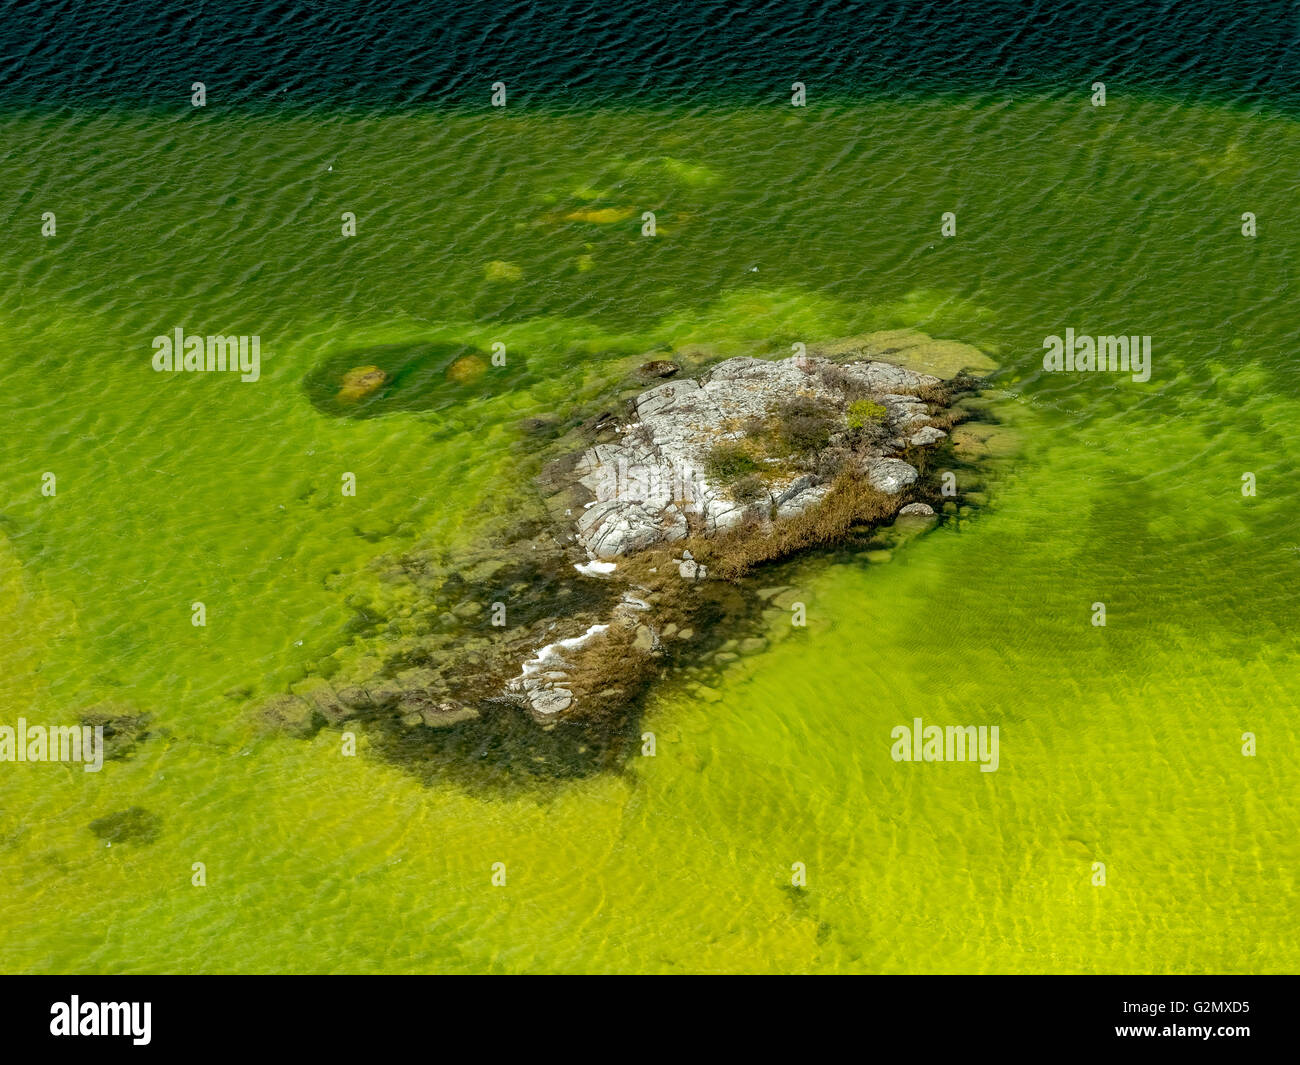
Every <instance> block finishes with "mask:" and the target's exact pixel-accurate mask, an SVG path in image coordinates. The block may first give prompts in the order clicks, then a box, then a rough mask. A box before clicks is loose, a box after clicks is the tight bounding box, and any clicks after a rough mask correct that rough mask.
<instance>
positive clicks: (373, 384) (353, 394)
mask: <svg viewBox="0 0 1300 1065" xmlns="http://www.w3.org/2000/svg"><path fill="white" fill-rule="evenodd" d="M386 384H388V374H387V373H385V372H384V371H383V370H381V369H380V368H379V367H378V366H358V367H356V368H355V369H352V370H349V371H348V372H347V373H345V374H344V375H343V381H342V383H341V384H340V386H339V394H338V398H339V400H340V401H342V402H344V403H355V402H356V401H357V400H359V399H364V398H365V397H366V396H369V395H372V394H373V393H375V392H378V391H379V389H381V388H383V387H384V385H386Z"/></svg>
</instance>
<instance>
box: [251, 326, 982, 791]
mask: <svg viewBox="0 0 1300 1065" xmlns="http://www.w3.org/2000/svg"><path fill="white" fill-rule="evenodd" d="M798 348H799V349H800V350H798V352H797V354H795V355H793V356H791V357H789V358H784V359H762V358H751V357H737V358H729V359H725V360H722V361H719V362H715V363H713V364H712V365H710V366H708V367H707V368H705V369H704V370H703V372H701V373H698V374H696V375H693V376H686V375H683V374H680V372H679V367H678V366H677V364H676V363H674V362H669V361H665V360H657V361H654V362H649V363H645V364H643V365H642V366H641V368H640V374H641V376H642V378H643V379H649V380H653V379H656V378H663V380H662V382H661V383H659V384H655V385H653V386H651V387H646V388H644V389H643V390H641V391H640V392H639V393H638V394H636V395H635V396H634V397H633V398H632V399H630V400H629V401H628V402H627V403H626V406H625V409H622V410H619V409H613V410H605V411H603V412H602V413H601V414H599V415H598V416H596V417H594V418H590V419H588V420H587V421H586V422H584V423H583V424H582V425H581V426H580V427H579V428H578V429H577V430H576V431H575V432H574V433H571V434H569V435H568V436H566V437H565V438H564V440H561V441H560V442H559V448H558V449H557V450H559V451H560V454H559V457H557V458H553V459H551V460H550V461H547V462H546V463H545V465H544V466H543V467H542V468H541V470H540V472H539V473H538V475H537V476H536V477H535V479H534V482H533V487H534V488H535V489H536V491H537V494H538V497H539V502H540V506H539V507H538V508H535V509H536V513H535V514H534V515H532V516H530V517H527V518H526V519H525V520H523V521H522V522H521V523H520V524H519V525H518V526H517V527H516V529H515V530H514V531H513V533H512V534H511V535H509V536H507V537H504V538H503V540H502V541H501V542H498V543H494V544H485V545H484V547H483V550H482V551H481V552H480V553H479V554H478V555H477V557H474V558H462V559H459V560H456V561H455V562H451V563H449V562H448V561H447V560H434V559H431V558H430V557H428V556H422V555H411V556H408V557H404V558H403V559H400V560H398V561H397V563H396V564H395V566H394V571H395V574H394V575H395V577H399V578H400V579H402V580H407V581H410V582H412V583H414V584H415V585H417V586H419V585H426V586H427V587H428V589H429V593H430V597H429V598H430V602H429V606H431V607H435V608H434V609H431V610H428V611H427V613H426V614H425V617H424V622H423V623H422V624H421V625H419V626H417V628H416V631H414V632H412V631H410V629H409V627H408V628H407V629H406V630H404V634H403V636H402V637H401V638H400V639H398V640H395V641H394V642H393V646H392V648H391V652H392V653H391V654H389V655H388V656H387V657H386V658H385V659H384V660H382V661H373V660H372V661H370V662H369V664H368V666H367V667H366V668H358V669H356V670H353V671H351V672H353V673H356V674H357V675H339V674H336V675H333V676H325V675H323V674H322V675H318V676H312V677H308V678H307V679H306V680H305V681H303V682H300V683H299V684H296V685H294V686H293V688H292V690H291V691H290V692H289V693H287V694H284V695H282V696H279V697H277V698H275V699H273V700H271V701H270V702H269V703H267V704H266V705H264V706H263V707H262V708H261V716H262V719H263V720H264V721H265V722H267V723H268V724H270V725H272V726H273V727H275V728H279V729H284V730H287V731H289V732H291V733H294V734H297V735H312V734H314V733H315V732H316V731H317V730H319V729H320V728H321V727H324V726H339V725H342V724H343V723H345V722H348V721H361V722H364V723H366V724H367V725H368V726H369V725H375V726H379V729H378V732H377V733H376V737H377V739H378V742H379V745H380V747H382V748H385V749H387V750H388V751H389V753H391V754H394V755H395V756H397V757H400V758H401V760H403V761H407V762H409V761H411V760H412V759H418V758H419V757H421V755H420V753H419V752H420V751H423V752H424V754H425V755H429V754H436V753H442V754H446V755H448V756H449V757H462V756H465V755H467V754H472V753H473V752H475V751H480V752H482V749H483V748H484V747H485V746H486V747H489V748H495V747H496V746H499V745H500V743H501V742H504V743H505V744H506V745H507V746H509V745H510V743H511V742H513V741H515V740H521V739H522V740H523V741H524V742H523V747H524V748H526V753H525V754H524V759H525V761H527V762H529V763H530V764H532V763H535V764H536V769H537V771H539V772H546V771H551V770H554V769H555V768H556V767H555V766H554V765H553V764H552V763H554V762H555V761H556V760H557V759H558V760H559V761H561V762H565V763H569V762H573V763H574V764H575V765H576V764H587V763H590V762H592V761H593V760H594V761H596V762H607V761H608V757H609V756H610V755H611V753H616V751H617V749H618V748H620V747H622V746H625V745H626V743H627V742H633V741H635V739H636V737H637V735H638V733H637V729H636V717H637V712H636V711H637V707H638V706H639V703H640V699H641V696H642V695H643V694H644V692H645V691H646V689H647V688H648V686H649V685H650V684H651V682H652V681H653V680H654V678H655V677H656V676H658V675H660V674H662V673H664V672H666V671H667V670H668V669H669V668H673V667H677V668H680V667H683V666H684V667H685V668H686V670H687V672H691V671H692V670H691V665H690V663H691V660H692V659H693V658H694V657H697V656H703V655H707V654H711V655H712V656H713V659H714V660H715V661H716V662H717V663H718V664H719V665H722V664H725V662H727V661H730V660H734V659H735V658H737V657H739V654H741V653H745V652H747V651H748V652H752V651H756V650H760V649H761V648H762V647H764V646H766V639H765V638H764V637H762V636H761V635H757V634H751V635H748V636H745V635H744V630H746V629H747V628H748V629H749V630H754V629H756V628H757V627H758V626H757V624H749V625H748V626H747V625H746V621H749V622H754V623H757V622H758V621H759V620H760V619H761V618H763V617H764V616H766V619H767V622H768V623H769V624H770V621H771V619H772V617H773V615H774V614H775V613H777V612H788V611H791V610H794V609H796V608H797V607H798V606H799V604H797V603H795V602H794V601H793V600H791V601H790V602H786V600H788V599H791V596H790V595H789V591H790V590H789V589H787V588H783V587H781V586H780V585H779V584H778V585H776V586H772V581H771V580H770V579H766V580H764V579H760V578H759V577H758V576H757V575H756V572H755V571H758V570H768V571H770V570H771V569H772V568H773V567H774V566H777V565H778V564H780V563H782V562H786V561H788V560H791V559H795V558H798V557H799V556H801V555H804V554H806V553H808V552H810V551H813V550H816V549H825V548H834V547H836V546H837V545H840V544H843V543H845V542H846V541H852V540H857V541H859V542H860V541H861V540H862V538H863V537H864V535H869V534H870V532H871V530H875V529H878V528H879V527H881V526H884V525H890V524H892V525H893V526H894V527H895V528H896V530H897V531H898V532H899V533H901V534H902V536H903V537H904V538H906V537H907V536H910V535H915V534H916V533H918V532H921V531H924V529H925V528H927V527H929V526H931V525H933V524H934V523H936V522H937V521H939V520H941V518H942V515H941V514H939V513H936V508H938V509H940V510H944V509H947V510H955V509H956V508H955V501H954V500H952V499H949V498H946V497H945V495H944V494H942V493H941V486H940V483H939V478H938V476H937V475H938V473H939V470H938V468H937V462H938V460H939V459H940V458H941V457H943V456H945V455H946V456H947V458H948V460H951V458H952V454H953V450H954V444H956V445H957V446H958V448H959V449H960V448H961V447H962V445H963V438H962V435H961V434H962V432H963V428H964V427H961V423H962V422H964V421H966V420H967V418H969V417H971V415H972V413H973V412H978V411H979V409H980V408H979V407H978V405H977V404H972V405H971V406H966V405H965V404H966V403H967V402H968V401H969V400H970V399H971V397H974V396H976V393H977V390H978V388H979V385H980V379H979V378H976V377H973V376H971V375H970V374H969V373H968V372H966V369H965V368H966V367H968V366H969V367H975V368H976V369H983V368H987V367H989V366H990V365H991V364H990V363H989V362H988V360H987V359H986V357H984V356H982V355H981V354H980V353H979V352H978V351H977V350H976V349H974V348H970V347H968V346H967V345H961V344H956V343H955V342H947V341H934V340H931V339H930V338H929V337H926V336H925V335H924V334H920V333H916V332H914V331H897V332H895V333H889V334H871V335H868V336H866V337H862V338H848V339H847V340H845V341H840V342H835V343H832V344H826V345H821V346H809V347H808V348H807V349H804V348H803V346H802V345H800V346H798ZM936 348H937V349H940V350H939V354H941V355H942V356H943V358H939V359H935V358H933V357H930V358H927V359H922V360H918V359H917V357H916V356H917V354H918V353H921V354H923V355H929V356H933V355H934V354H935V352H936ZM891 356H892V357H893V358H894V360H895V361H890V358H891ZM909 362H910V363H912V364H916V363H918V362H920V363H921V364H922V365H928V366H930V367H932V368H934V369H935V370H936V372H933V373H931V372H923V371H922V370H919V369H915V368H910V367H909V366H908V365H905V364H906V363H909ZM985 424H987V423H985ZM525 428H528V427H525ZM994 428H995V427H990V431H992V430H993V429H994ZM954 435H955V436H956V439H954ZM574 440H576V441H577V442H578V443H577V446H569V445H572V444H573V442H574ZM964 443H965V445H966V447H967V450H968V455H967V458H968V459H969V458H971V457H972V456H974V455H976V454H978V452H979V450H980V445H981V437H980V436H979V434H978V433H975V434H969V433H968V434H967V435H966V437H965V440H964ZM945 503H947V507H946V508H945V507H944V504H945ZM760 584H762V585H767V586H766V587H759V585H760ZM439 607H440V608H439ZM370 623H371V624H372V627H373V628H374V629H375V630H376V631H377V630H379V628H380V627H381V626H382V623H383V620H382V619H380V618H372V619H370ZM760 645H761V646H760ZM728 648H730V649H728ZM503 737H509V738H507V739H505V740H503V739H502V738H503ZM498 753H499V752H498ZM515 753H518V752H515ZM481 756H482V757H484V758H489V755H488V754H486V753H481ZM434 760H435V761H436V760H437V759H436V758H435V759H434ZM490 760H493V761H495V760H496V755H492V756H491V759H490ZM548 766H549V767H550V769H549V770H548V768H547V767H548Z"/></svg>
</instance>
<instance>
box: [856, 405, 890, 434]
mask: <svg viewBox="0 0 1300 1065" xmlns="http://www.w3.org/2000/svg"><path fill="white" fill-rule="evenodd" d="M888 414H889V411H887V410H886V409H885V408H884V407H882V406H881V405H880V404H879V403H873V402H872V401H871V400H869V399H855V400H854V401H853V402H852V403H850V404H849V428H850V429H864V428H866V427H867V426H868V425H879V424H880V423H882V422H883V421H884V420H885V418H886V416H887V415H888Z"/></svg>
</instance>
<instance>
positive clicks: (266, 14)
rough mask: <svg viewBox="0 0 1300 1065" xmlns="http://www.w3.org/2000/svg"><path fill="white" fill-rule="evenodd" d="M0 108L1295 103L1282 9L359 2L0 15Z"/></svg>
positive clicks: (1295, 21) (245, 2) (1197, 4)
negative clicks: (630, 100)
mask: <svg viewBox="0 0 1300 1065" xmlns="http://www.w3.org/2000/svg"><path fill="white" fill-rule="evenodd" d="M0 12H2V13H3V19H0V100H3V101H5V102H6V103H8V104H10V105H15V104H18V105H39V104H50V103H72V104H78V103H106V102H111V103H118V104H132V105H147V106H169V105H175V104H176V103H177V102H178V101H182V100H187V98H188V95H189V92H190V85H191V83H192V82H194V81H202V82H204V83H205V84H206V85H207V88H208V92H209V94H210V105H220V106H241V107H258V106H272V107H282V106H284V105H286V104H288V105H293V106H319V105H331V106H340V105H360V106H382V107H392V106H420V105H425V104H438V105H443V106H446V105H464V106H483V105H484V104H485V103H486V101H487V97H488V93H489V86H490V85H491V84H492V82H494V81H504V82H506V83H507V85H508V86H509V90H510V93H511V97H510V99H511V104H512V105H514V104H525V105H526V104H528V103H530V102H532V103H535V104H547V105H555V104H560V105H563V104H578V105H581V104H591V103H609V102H611V99H617V98H621V97H625V96H628V95H633V96H636V97H638V98H640V99H641V100H642V101H643V102H644V101H645V100H649V99H652V98H654V97H658V96H671V97H672V99H673V101H674V102H676V103H678V104H680V103H681V102H682V94H684V93H686V94H691V95H693V96H696V97H698V98H700V99H701V100H708V99H710V98H711V97H715V96H722V95H725V96H726V97H727V99H728V100H730V101H733V102H734V101H735V100H736V99H737V98H738V97H739V98H741V99H752V100H753V101H754V102H760V101H763V100H772V101H776V100H785V99H787V98H788V96H789V92H790V84H791V82H793V81H796V80H798V81H803V82H805V83H806V84H807V85H808V86H809V88H810V90H811V92H812V93H813V98H814V99H815V98H816V96H817V94H821V95H823V96H824V97H825V96H832V95H843V94H853V95H858V94H865V93H887V94H891V95H894V94H899V93H906V92H927V93H931V92H934V91H936V90H942V89H953V90H958V91H962V90H970V89H979V90H982V91H994V92H996V91H1002V90H1007V91H1010V90H1024V89H1026V88H1043V87H1046V88H1050V89H1059V90H1063V91H1064V90H1078V91H1086V90H1087V87H1088V86H1089V85H1090V84H1091V83H1092V82H1093V81H1094V80H1102V81H1105V82H1106V83H1107V86H1108V89H1109V90H1111V91H1114V89H1116V88H1128V89H1138V88H1140V89H1142V90H1144V91H1147V92H1150V91H1167V92H1171V93H1177V94H1178V95H1181V96H1186V97H1188V98H1207V97H1210V98H1214V99H1216V100H1220V101H1222V100H1224V99H1231V100H1238V101H1241V102H1242V103H1246V104H1251V105H1258V104H1261V103H1271V104H1274V105H1284V106H1294V105H1295V104H1296V103H1297V101H1298V100H1300V3H1297V2H1294V0H1264V2H1255V3H1249V4H1247V3H1229V2H1220V3H1210V2H1204V0H1146V2H1143V0H1113V2H1110V3H1086V2H1081V0H1059V2H1047V0H1042V2H1034V0H1026V2H993V0H969V2H965V3H960V2H945V3H940V2H932V0H912V2H907V0H876V2H868V3H808V4H799V3H792V2H789V0H757V2H753V3H747V4H737V3H736V2H734V0H699V2H695V3H662V4H650V3H614V2H599V0H557V2H554V3H544V4H543V3H483V4H444V3H423V4H420V3H409V2H383V0H358V2H353V3H343V2H332V0H324V2H321V0H315V2H309V0H291V2H285V3H265V2H263V3H257V2H250V0H227V2H224V3H222V2H199V3H188V4H177V3H142V2H137V3H128V2H126V0H53V2H43V3H42V2H37V3H16V4H15V3H5V4H2V5H0Z"/></svg>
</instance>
